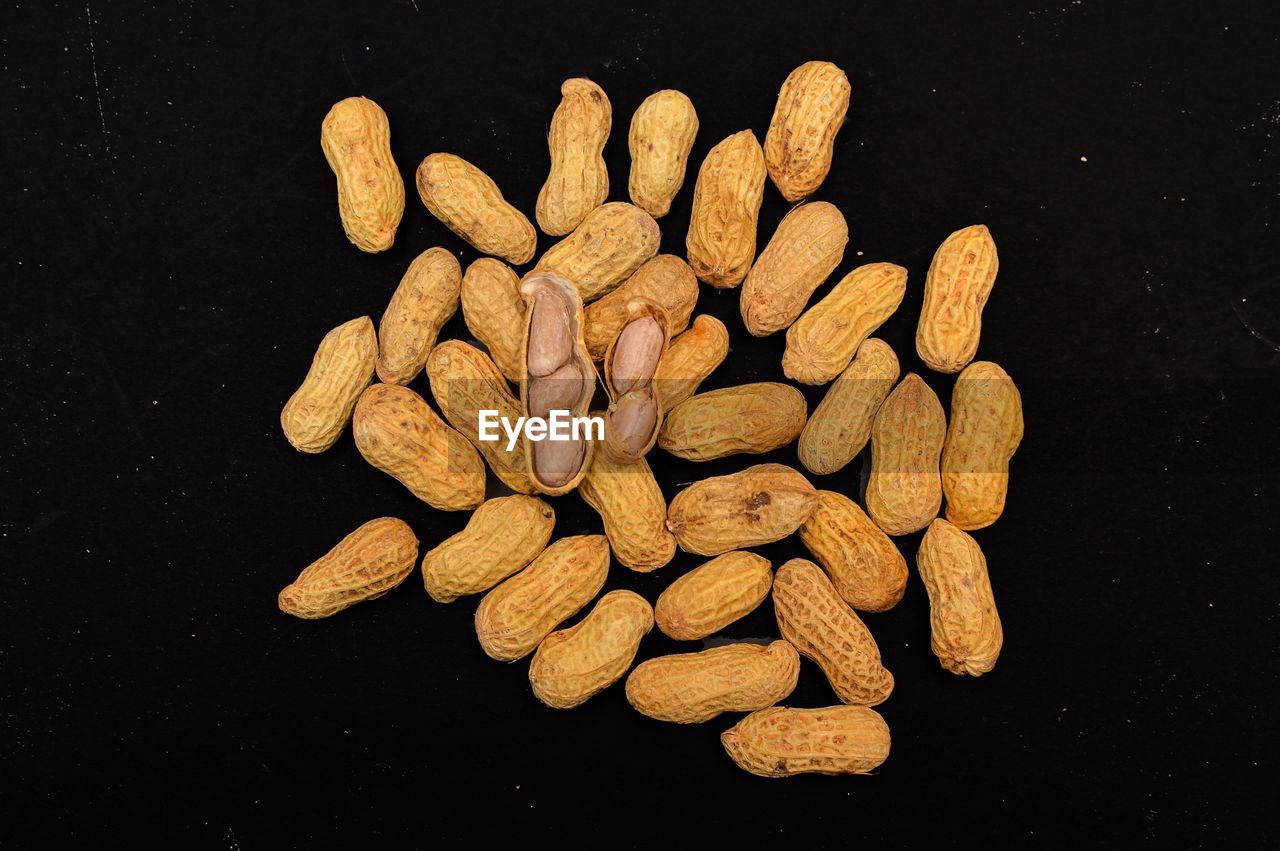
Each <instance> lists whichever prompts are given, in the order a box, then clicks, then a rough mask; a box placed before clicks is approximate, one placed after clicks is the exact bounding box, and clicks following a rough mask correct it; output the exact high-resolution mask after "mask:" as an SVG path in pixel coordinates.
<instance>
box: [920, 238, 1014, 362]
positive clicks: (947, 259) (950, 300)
mask: <svg viewBox="0 0 1280 851" xmlns="http://www.w3.org/2000/svg"><path fill="white" fill-rule="evenodd" d="M999 269H1000V259H999V257H997V256H996V244H995V241H994V240H993V239H992V238H991V231H989V230H987V226H986V225H972V226H970V227H967V228H963V229H961V230H958V231H956V232H955V233H953V234H951V236H949V237H947V238H946V240H945V241H944V242H943V243H942V245H941V246H939V247H938V250H937V252H936V253H935V254H934V255H933V263H932V264H931V265H930V266H929V274H928V276H927V277H926V278H925V281H924V304H923V305H922V306H921V307H920V324H919V325H918V326H916V352H917V353H919V355H920V359H921V360H922V361H924V362H925V363H926V364H928V365H929V368H930V369H933V370H936V371H938V372H959V371H960V370H962V369H964V367H965V365H966V364H968V363H969V361H971V360H973V356H974V355H975V354H977V352H978V338H979V336H980V335H981V333H982V308H983V307H985V306H986V304H987V299H988V298H989V297H990V296H991V288H992V287H993V286H995V283H996V272H998V271H999Z"/></svg>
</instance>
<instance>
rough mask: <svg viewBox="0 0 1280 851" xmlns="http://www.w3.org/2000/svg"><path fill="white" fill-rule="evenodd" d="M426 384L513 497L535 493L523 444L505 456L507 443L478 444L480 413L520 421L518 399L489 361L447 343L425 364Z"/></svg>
mask: <svg viewBox="0 0 1280 851" xmlns="http://www.w3.org/2000/svg"><path fill="white" fill-rule="evenodd" d="M427 379H428V380H429V381H430V384H431V395H432V396H433V397H434V398H435V400H436V405H437V406H439V408H440V413H442V414H444V418H445V419H446V420H448V421H449V425H451V426H453V427H454V428H455V429H457V430H458V431H459V432H460V433H461V434H462V436H463V437H465V438H466V439H467V440H469V441H471V445H472V446H474V447H475V448H476V449H477V450H479V451H480V455H481V456H482V457H483V458H484V460H485V461H487V462H489V468H490V469H491V470H493V473H494V475H496V476H497V477H498V478H499V479H501V480H502V483H503V484H504V485H506V486H507V487H509V488H511V489H512V490H513V491H516V492H517V493H533V492H534V487H533V482H532V481H530V480H529V461H528V459H527V458H526V456H525V452H526V447H525V444H524V441H517V442H516V445H515V448H513V449H512V450H511V451H510V452H508V451H507V444H506V441H505V440H501V439H500V440H496V441H494V440H481V439H480V427H479V426H480V412H481V411H486V410H487V411H497V412H498V416H500V417H506V418H507V419H508V420H509V421H511V422H515V421H516V419H517V418H518V417H519V416H520V400H519V399H517V398H516V397H515V396H514V395H512V393H511V388H510V387H509V386H508V385H507V382H506V380H505V379H504V378H503V377H502V373H501V372H499V371H498V367H497V366H495V365H494V363H493V361H492V360H490V359H489V356H488V355H486V354H485V353H484V352H482V351H480V350H479V349H477V348H475V347H474V346H469V345H467V344H466V343H464V342H462V341H461V340H446V341H444V342H443V343H441V344H440V345H438V346H436V347H435V349H433V350H432V352H431V357H430V358H429V359H428V360H427Z"/></svg>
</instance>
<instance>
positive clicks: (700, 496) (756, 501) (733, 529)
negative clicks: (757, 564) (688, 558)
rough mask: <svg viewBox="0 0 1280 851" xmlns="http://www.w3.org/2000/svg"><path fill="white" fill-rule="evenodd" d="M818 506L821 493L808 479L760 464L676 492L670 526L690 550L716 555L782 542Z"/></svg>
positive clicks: (783, 468) (669, 514) (787, 469)
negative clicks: (818, 492) (819, 493)
mask: <svg viewBox="0 0 1280 851" xmlns="http://www.w3.org/2000/svg"><path fill="white" fill-rule="evenodd" d="M817 507H818V494H817V491H815V490H814V489H813V485H811V484H809V481H808V480H807V479H806V478H805V477H804V476H802V475H800V474H799V473H797V472H796V471H795V470H793V469H791V468H790V467H787V466H785V465H783V464H757V465H756V466H754V467H748V468H747V469H745V470H742V471H741V472H737V473H733V474H730V475H728V476H713V477H712V478H709V479H703V480H702V481H700V482H695V483H694V484H692V485H690V486H689V487H687V488H685V489H684V490H682V491H681V492H680V493H678V494H676V498H675V499H673V500H671V507H670V508H669V509H668V510H667V528H668V529H670V530H671V531H672V533H673V534H674V535H675V536H676V543H677V544H679V545H680V549H682V550H684V551H685V552H689V553H697V554H698V555H704V556H715V555H720V554H721V553H727V552H729V550H740V549H745V548H747V547H756V546H760V545H761V544H769V543H773V542H774V541H780V540H782V539H783V538H785V537H787V536H788V535H790V534H791V533H792V532H794V531H795V530H796V529H798V528H799V527H800V524H801V523H803V522H804V521H805V520H807V519H808V517H809V515H810V514H812V513H813V512H814V509H816V508H817Z"/></svg>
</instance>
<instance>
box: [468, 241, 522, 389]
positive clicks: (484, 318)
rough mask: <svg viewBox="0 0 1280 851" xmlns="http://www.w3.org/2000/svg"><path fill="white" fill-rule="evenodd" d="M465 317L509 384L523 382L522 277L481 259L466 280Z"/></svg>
mask: <svg viewBox="0 0 1280 851" xmlns="http://www.w3.org/2000/svg"><path fill="white" fill-rule="evenodd" d="M462 316H463V318H464V319H466V322H467V328H468V329H470V331H471V333H472V334H473V335H474V336H475V338H476V339H477V340H479V341H480V342H481V343H483V344H484V346H485V348H486V349H488V350H489V357H491V358H493V362H494V363H495V364H497V365H498V369H500V370H502V374H503V375H504V376H506V377H507V380H508V381H511V382H517V381H519V380H520V356H521V352H520V345H521V342H522V340H523V339H524V321H525V320H524V299H523V298H521V297H520V277H519V276H518V275H517V274H516V273H515V272H514V271H512V269H511V267H510V266H508V265H507V264H506V263H503V262H502V261H501V260H496V259H494V258H492V257H481V258H480V259H479V260H477V261H475V262H474V263H472V264H471V265H470V266H468V267H467V271H466V273H464V274H463V276H462Z"/></svg>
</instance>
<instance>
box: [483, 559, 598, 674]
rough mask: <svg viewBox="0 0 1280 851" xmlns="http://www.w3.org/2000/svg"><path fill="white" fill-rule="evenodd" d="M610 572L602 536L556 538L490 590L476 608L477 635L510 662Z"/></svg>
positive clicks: (589, 594) (579, 603)
mask: <svg viewBox="0 0 1280 851" xmlns="http://www.w3.org/2000/svg"><path fill="white" fill-rule="evenodd" d="M608 576H609V542H608V541H607V540H605V537H604V535H577V536H575V537H571V538H561V539H560V540H558V541H556V542H555V543H554V544H552V545H551V546H549V547H547V548H546V549H545V550H543V551H542V554H541V555H539V556H538V557H537V558H536V559H534V560H533V564H531V565H529V566H528V567H526V568H525V569H524V570H522V571H520V572H519V573H517V574H516V575H515V576H512V577H511V578H510V579H507V580H506V581H505V582H503V583H502V584H501V585H499V586H498V587H497V588H494V589H493V590H492V591H490V592H489V593H488V594H485V595H484V598H483V599H482V600H481V601H480V606H479V607H478V608H477V609H476V637H477V638H479V639H480V647H481V648H482V649H483V650H484V652H485V653H486V654H487V655H488V656H489V657H490V658H493V659H497V660H498V661H500V662H514V661H515V660H517V659H522V658H524V657H525V656H527V655H529V654H530V653H532V652H533V650H534V648H535V647H537V646H538V645H539V644H540V643H541V642H542V639H544V638H546V637H547V636H548V635H549V634H550V633H551V631H552V630H553V629H555V628H556V626H558V625H559V624H560V623H562V622H563V621H565V620H566V619H568V618H571V617H573V615H574V613H575V612H577V611H579V610H580V609H581V608H582V607H583V606H585V605H586V604H587V603H590V602H591V601H592V599H594V598H595V596H596V594H599V593H600V589H601V588H603V587H604V582H605V579H607V578H608Z"/></svg>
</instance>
